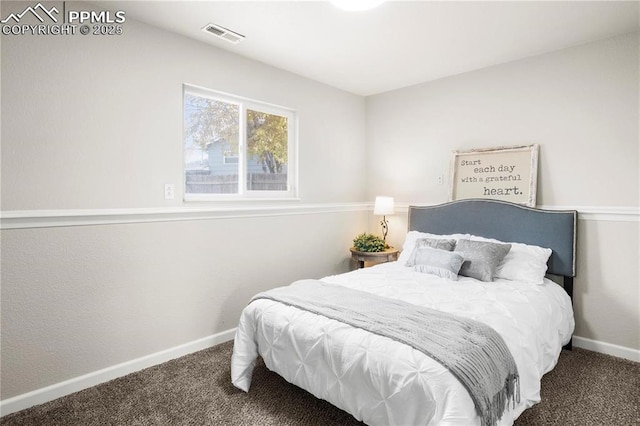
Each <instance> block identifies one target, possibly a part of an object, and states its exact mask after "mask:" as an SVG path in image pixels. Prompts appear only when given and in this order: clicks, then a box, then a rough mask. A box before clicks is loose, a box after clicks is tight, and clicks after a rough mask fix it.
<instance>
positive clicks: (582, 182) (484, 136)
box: [367, 33, 640, 350]
mask: <svg viewBox="0 0 640 426" xmlns="http://www.w3.org/2000/svg"><path fill="white" fill-rule="evenodd" d="M638 52H639V35H638V33H635V34H630V35H627V36H622V37H617V38H612V39H609V40H605V41H601V42H597V43H591V44H588V45H584V46H579V47H575V48H571V49H566V50H562V51H558V52H554V53H549V54H545V55H541V56H536V57H532V58H528V59H525V60H521V61H517V62H512V63H508V64H504V65H499V66H495V67H490V68H486V69H482V70H479V71H475V72H469V73H465V74H461V75H457V76H453V77H450V78H445V79H441V80H437V81H433V82H430V83H424V84H421V85H418V86H413V87H408V88H405V89H402V90H396V91H392V92H388V93H384V94H381V95H377V96H372V97H369V98H367V143H368V145H367V149H368V151H367V153H368V168H367V171H368V188H369V190H370V193H369V198H372V197H373V196H374V195H375V194H388V195H391V196H394V197H395V198H396V199H397V200H399V201H400V202H401V203H402V202H404V203H438V202H443V201H446V200H447V199H448V190H449V186H448V184H449V182H448V180H449V174H448V172H449V161H450V156H451V151H453V150H457V149H462V150H463V149H471V148H479V147H495V146H501V145H517V144H532V143H537V144H540V159H539V173H538V198H537V204H538V205H541V206H547V207H568V208H574V209H578V210H579V211H582V212H583V213H585V214H581V215H579V217H580V218H581V219H580V221H579V232H578V240H579V242H578V248H579V251H578V275H577V278H576V280H575V292H576V295H575V313H576V319H577V327H576V335H578V336H580V337H584V338H588V339H594V340H598V341H602V342H606V343H610V344H615V345H621V346H624V347H627V348H633V349H636V350H638V349H640V332H639V330H638V324H640V317H639V309H638V306H640V273H639V270H638V259H639V258H640V254H639V252H638V247H639V240H638V204H639V202H638V201H639V195H640V194H639V191H638V183H639V182H640V178H639V175H638V173H639V162H638V161H639V157H638V156H639V145H640V144H639V134H638V123H639V121H638V119H639V116H640V111H639V108H638V96H639V87H638V85H639V83H638V80H639V78H638V76H639V75H640V70H639V66H638V64H639V54H638ZM439 175H444V178H445V179H444V182H445V184H443V185H439V184H438V183H437V178H438V176H439ZM628 211H631V212H633V211H635V214H632V215H630V216H627V215H624V214H614V215H611V214H608V213H609V212H614V213H615V212H628ZM587 213H589V214H587ZM394 220H395V221H396V222H395V223H394V222H392V223H391V230H392V234H391V235H390V238H391V241H392V242H394V243H395V244H400V241H401V239H402V232H400V233H397V232H395V231H398V230H404V229H406V223H405V222H406V221H405V222H403V218H402V217H394ZM372 225H373V224H372Z"/></svg>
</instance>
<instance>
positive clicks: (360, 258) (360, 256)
mask: <svg viewBox="0 0 640 426" xmlns="http://www.w3.org/2000/svg"><path fill="white" fill-rule="evenodd" d="M349 250H351V260H352V261H354V262H356V266H357V268H358V269H360V268H364V262H371V263H373V264H378V263H385V262H393V261H394V260H398V249H395V248H393V247H389V248H388V249H386V250H385V251H378V252H366V251H358V250H356V249H355V248H353V247H351V248H350V249H349Z"/></svg>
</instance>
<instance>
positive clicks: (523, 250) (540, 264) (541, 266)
mask: <svg viewBox="0 0 640 426" xmlns="http://www.w3.org/2000/svg"><path fill="white" fill-rule="evenodd" d="M471 240H476V241H488V242H492V243H505V242H504V241H499V240H495V239H491V238H484V237H478V236H476V235H472V236H471ZM506 244H511V250H509V253H507V255H506V256H505V257H504V259H502V262H500V263H499V264H498V267H497V268H496V273H495V275H494V279H499V278H502V279H505V280H511V281H521V282H525V283H531V284H539V285H541V284H543V283H544V276H545V274H546V273H547V261H548V260H549V257H551V253H552V250H551V249H548V248H544V247H538V246H534V245H529V244H523V243H513V242H509V243H506Z"/></svg>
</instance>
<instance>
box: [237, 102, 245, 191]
mask: <svg viewBox="0 0 640 426" xmlns="http://www.w3.org/2000/svg"><path fill="white" fill-rule="evenodd" d="M238 126H239V129H238V138H239V141H238V168H239V170H238V194H241V195H242V194H245V193H246V192H247V183H246V177H247V108H246V106H245V104H244V103H241V104H240V117H239V119H238Z"/></svg>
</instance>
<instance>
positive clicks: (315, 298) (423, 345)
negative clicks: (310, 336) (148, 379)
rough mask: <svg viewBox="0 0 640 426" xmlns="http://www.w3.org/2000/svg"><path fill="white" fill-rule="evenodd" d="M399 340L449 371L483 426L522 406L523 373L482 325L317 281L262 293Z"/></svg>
mask: <svg viewBox="0 0 640 426" xmlns="http://www.w3.org/2000/svg"><path fill="white" fill-rule="evenodd" d="M256 299H271V300H275V301H277V302H281V303H284V304H286V305H290V306H294V307H296V308H299V309H302V310H305V311H309V312H312V313H315V314H318V315H322V316H325V317H327V318H331V319H334V320H337V321H340V322H343V323H345V324H349V325H351V326H353V327H358V328H361V329H364V330H367V331H369V332H371V333H375V334H378V335H381V336H385V337H388V338H391V339H394V340H396V341H398V342H401V343H404V344H406V345H409V346H411V347H413V348H414V349H416V350H419V351H421V352H423V353H424V354H426V355H428V356H429V357H431V358H433V359H435V360H436V361H438V362H439V363H440V364H442V365H443V366H445V367H446V368H447V369H449V371H451V373H452V374H453V375H454V376H455V377H456V378H457V379H458V380H459V381H460V382H461V383H462V384H463V385H464V387H465V388H466V389H467V390H468V391H469V394H470V395H471V398H472V399H473V402H474V404H475V408H476V411H477V413H478V415H479V416H480V418H481V419H482V425H483V426H489V425H495V424H496V423H497V422H498V420H499V419H500V418H501V417H502V413H503V412H504V410H505V408H506V407H507V406H508V403H509V401H512V402H513V404H514V405H515V402H516V401H517V402H520V386H519V376H518V368H517V366H516V364H515V361H514V360H513V357H512V355H511V353H510V352H509V349H508V348H507V346H506V344H505V343H504V340H503V339H502V337H500V335H499V334H498V333H497V332H496V331H495V330H494V329H493V328H491V327H489V326H488V325H486V324H483V323H481V322H478V321H474V320H470V319H467V318H463V317H459V316H456V315H452V314H448V313H445V312H441V311H437V310H434V309H429V308H425V307H421V306H417V305H413V304H411V303H407V302H403V301H401V300H397V299H389V298H386V297H381V296H377V295H375V294H372V293H367V292H364V291H359V290H353V289H349V288H346V287H343V286H339V285H333V284H328V283H325V282H322V281H316V280H302V281H298V282H296V283H294V284H293V285H291V286H287V287H279V288H276V289H273V290H269V291H267V292H263V293H259V294H257V295H256V296H255V297H254V298H253V299H252V300H251V301H254V300H256Z"/></svg>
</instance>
